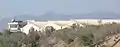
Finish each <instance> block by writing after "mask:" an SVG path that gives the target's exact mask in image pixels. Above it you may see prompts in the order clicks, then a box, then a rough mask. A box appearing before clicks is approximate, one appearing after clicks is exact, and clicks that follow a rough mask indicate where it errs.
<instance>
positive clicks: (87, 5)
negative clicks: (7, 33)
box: [0, 0, 120, 16]
mask: <svg viewBox="0 0 120 47" xmlns="http://www.w3.org/2000/svg"><path fill="white" fill-rule="evenodd" d="M49 11H53V12H56V13H60V14H81V13H92V12H104V11H105V12H114V13H120V1H119V0H0V16H15V15H20V14H32V15H41V14H44V13H46V12H49Z"/></svg>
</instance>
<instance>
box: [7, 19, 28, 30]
mask: <svg viewBox="0 0 120 47" xmlns="http://www.w3.org/2000/svg"><path fill="white" fill-rule="evenodd" d="M26 24H27V22H24V21H15V19H13V20H12V21H11V22H10V23H8V29H9V31H10V32H18V31H22V28H23V27H24V26H25V25H26Z"/></svg>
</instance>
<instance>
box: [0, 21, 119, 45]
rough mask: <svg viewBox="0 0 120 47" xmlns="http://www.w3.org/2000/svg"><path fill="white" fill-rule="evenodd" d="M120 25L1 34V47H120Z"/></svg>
mask: <svg viewBox="0 0 120 47" xmlns="http://www.w3.org/2000/svg"><path fill="white" fill-rule="evenodd" d="M119 36H120V24H115V23H114V24H105V25H97V26H96V25H87V26H86V27H85V28H81V27H78V26H75V25H72V26H71V27H70V28H65V29H61V30H55V29H54V28H53V27H51V26H48V27H46V29H45V31H44V32H42V33H41V32H40V31H33V30H32V29H31V30H30V33H29V34H28V35H26V34H24V33H22V32H16V33H11V32H9V31H8V30H4V32H1V33H0V47H120V42H119V41H120V40H119V39H120V37H119Z"/></svg>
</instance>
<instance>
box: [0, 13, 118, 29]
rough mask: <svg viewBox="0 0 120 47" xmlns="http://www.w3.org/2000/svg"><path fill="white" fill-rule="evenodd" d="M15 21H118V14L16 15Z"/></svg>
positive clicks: (2, 23)
mask: <svg viewBox="0 0 120 47" xmlns="http://www.w3.org/2000/svg"><path fill="white" fill-rule="evenodd" d="M12 18H13V17H9V18H3V19H1V21H0V29H3V28H6V27H7V23H8V22H9V21H10V20H11V19H12ZM15 18H16V19H17V20H68V19H101V18H104V19H108V18H109V19H120V14H114V13H106V12H96V13H89V14H74V15H64V14H56V13H51V12H48V13H46V14H44V15H40V16H32V15H29V14H24V15H18V16H16V17H15Z"/></svg>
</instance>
